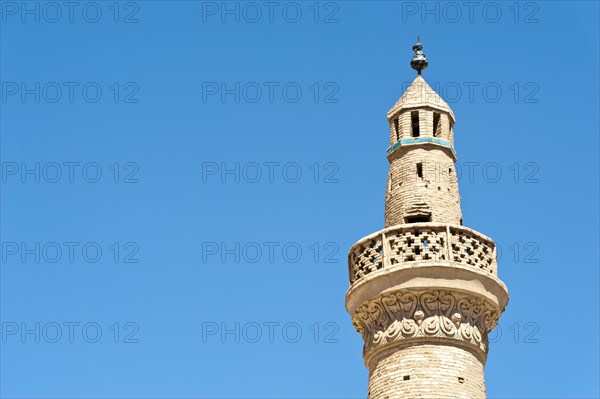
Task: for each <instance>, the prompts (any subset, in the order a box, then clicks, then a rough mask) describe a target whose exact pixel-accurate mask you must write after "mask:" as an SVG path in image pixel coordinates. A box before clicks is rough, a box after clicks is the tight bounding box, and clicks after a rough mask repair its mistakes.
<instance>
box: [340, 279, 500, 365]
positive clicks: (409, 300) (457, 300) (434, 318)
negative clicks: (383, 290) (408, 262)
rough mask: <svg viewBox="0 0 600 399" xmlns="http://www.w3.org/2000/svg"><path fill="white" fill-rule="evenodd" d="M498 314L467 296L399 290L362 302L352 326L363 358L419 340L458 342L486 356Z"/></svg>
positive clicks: (484, 303) (477, 298) (486, 302)
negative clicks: (361, 343)
mask: <svg viewBox="0 0 600 399" xmlns="http://www.w3.org/2000/svg"><path fill="white" fill-rule="evenodd" d="M500 314H501V312H500V310H499V309H498V308H497V307H496V306H495V305H494V304H492V303H491V302H489V301H487V300H485V299H483V298H479V297H476V296H473V295H469V294H464V293H460V292H449V291H444V290H438V289H433V290H424V291H400V292H395V293H391V294H385V295H382V296H379V297H378V298H376V299H374V300H371V301H369V302H366V303H364V304H363V305H361V306H360V307H359V308H358V309H357V310H356V312H355V314H354V315H353V317H352V323H353V325H354V328H356V330H357V331H358V332H359V333H360V334H361V335H362V337H363V340H364V342H365V347H364V354H365V357H367V355H368V354H369V352H371V351H372V350H373V349H379V348H382V347H384V346H386V345H388V344H390V343H399V342H398V341H407V342H408V341H409V340H411V339H418V338H420V337H437V338H440V339H448V340H457V341H461V342H460V343H462V344H468V345H472V346H473V347H474V348H475V349H477V350H478V351H481V353H482V354H483V355H484V356H485V354H486V353H487V349H488V341H487V335H488V333H489V332H490V331H491V330H492V329H494V327H496V325H497V323H498V318H499V317H500Z"/></svg>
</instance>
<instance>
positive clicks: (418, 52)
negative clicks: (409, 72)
mask: <svg viewBox="0 0 600 399" xmlns="http://www.w3.org/2000/svg"><path fill="white" fill-rule="evenodd" d="M412 49H413V51H414V52H415V55H414V56H413V57H412V60H410V66H411V68H412V69H414V70H416V71H417V73H418V74H419V75H420V74H421V71H422V70H423V69H425V68H427V66H428V65H429V63H428V62H427V57H425V54H424V53H423V45H422V44H421V35H417V42H416V43H415V44H414V46H413V47H412Z"/></svg>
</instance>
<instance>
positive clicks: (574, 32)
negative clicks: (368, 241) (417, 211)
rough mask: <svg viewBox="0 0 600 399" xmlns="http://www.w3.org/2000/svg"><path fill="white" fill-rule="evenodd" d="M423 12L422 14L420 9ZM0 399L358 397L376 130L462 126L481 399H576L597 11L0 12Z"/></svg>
mask: <svg viewBox="0 0 600 399" xmlns="http://www.w3.org/2000/svg"><path fill="white" fill-rule="evenodd" d="M423 4H425V5H423ZM0 11H1V13H2V14H1V18H2V19H1V21H0V22H1V25H0V36H1V37H0V45H1V49H0V56H1V60H0V68H1V70H0V80H1V82H2V87H1V93H0V94H1V96H2V98H1V99H0V106H1V115H0V128H1V141H0V144H1V149H0V155H1V159H2V186H1V188H2V192H1V219H2V224H1V230H0V232H1V235H2V237H1V241H2V248H1V249H2V254H1V256H2V263H1V268H0V273H1V275H0V276H1V283H0V287H1V293H0V299H1V305H0V310H1V315H0V318H1V321H2V342H1V343H0V349H1V353H0V361H1V370H0V378H1V380H0V383H1V384H0V395H1V396H2V397H3V398H4V397H6V398H191V397H201V398H208V397H211V398H212V397H217V398H269V397H271V398H274V397H279V398H281V397H285V398H360V397H364V396H365V395H366V389H367V378H368V375H367V370H366V368H365V367H364V364H363V362H362V356H361V350H362V341H361V338H360V336H359V335H358V334H357V333H356V332H355V331H354V330H353V328H352V325H351V322H350V318H349V316H348V314H347V313H346V311H345V309H344V295H345V292H346V290H347V288H348V276H347V265H346V254H347V251H348V249H349V248H350V246H351V245H352V244H353V243H354V242H355V241H357V240H358V239H360V238H361V237H363V236H365V235H367V234H370V233H372V232H374V231H376V230H379V229H380V228H382V226H383V205H384V190H385V181H386V176H387V168H388V163H387V160H386V158H385V150H386V148H387V146H388V145H389V141H388V140H389V138H388V132H389V130H388V125H387V121H386V112H387V111H388V109H389V108H390V107H391V106H392V105H393V104H394V102H395V101H396V100H397V99H398V98H399V97H400V96H401V95H402V92H403V90H404V89H405V88H406V86H407V85H408V83H410V82H411V81H412V80H413V79H414V76H415V72H414V71H413V70H412V69H410V67H409V66H408V64H409V61H410V58H411V56H412V50H411V46H412V45H413V44H414V42H415V39H416V36H417V35H418V34H420V35H421V39H422V42H423V46H424V48H423V50H424V52H425V54H426V55H427V57H428V59H429V68H428V69H427V70H426V71H424V73H423V76H424V78H425V79H426V80H427V81H428V82H429V84H430V85H431V86H432V87H433V88H434V89H437V90H438V91H439V92H440V94H442V96H444V98H446V100H447V101H448V103H449V104H450V106H451V107H452V108H453V111H454V113H455V114H456V117H457V124H456V127H455V134H456V142H455V148H456V152H457V155H458V167H457V168H458V171H459V172H460V173H461V175H460V180H459V184H460V194H461V196H462V210H463V215H464V224H465V225H466V226H469V227H471V228H474V229H476V230H479V231H481V232H482V233H484V234H486V235H488V236H490V237H492V238H493V239H494V240H495V241H496V243H497V245H498V247H499V248H500V251H501V258H500V260H499V274H500V277H501V278H502V279H503V280H504V281H505V283H506V284H507V286H508V288H509V291H510V295H511V298H510V303H509V306H508V307H507V309H506V312H505V313H504V315H503V316H502V319H501V322H500V327H499V329H498V330H497V332H496V333H492V335H491V341H492V344H491V349H490V355H489V358H488V363H487V365H486V379H487V390H488V395H489V397H490V398H596V397H598V396H599V387H598V378H597V377H598V373H599V369H598V366H599V364H598V358H599V348H598V313H599V312H598V310H599V309H598V301H599V296H598V281H599V276H598V260H599V259H598V238H599V237H598V169H599V168H598V167H599V165H598V144H599V143H598V131H599V124H598V109H599V98H598V97H599V94H598V93H599V90H598V88H599V82H598V76H599V74H598V70H599V58H598V57H599V50H598V47H599V45H598V37H599V28H598V20H599V19H598V16H599V8H598V3H597V2H554V1H540V2H520V3H514V2H477V3H476V4H474V5H473V8H471V9H470V8H469V6H466V5H465V4H464V3H463V2H450V3H441V2H429V3H422V2H392V1H389V2H388V1H386V2H366V1H340V2H321V3H314V2H275V3H273V4H272V5H270V3H265V2H250V3H247V2H246V3H240V2H228V3H226V4H224V3H222V2H200V1H181V2H168V3H167V2H163V1H138V2H118V3H115V2H102V1H98V2H79V3H77V4H75V5H72V6H71V5H65V4H63V2H34V1H31V2H25V3H23V2H11V1H2V2H0Z"/></svg>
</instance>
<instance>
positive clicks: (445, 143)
mask: <svg viewBox="0 0 600 399" xmlns="http://www.w3.org/2000/svg"><path fill="white" fill-rule="evenodd" d="M416 143H435V144H439V145H443V146H444V147H448V148H450V149H451V150H452V152H454V148H452V144H450V142H449V141H446V140H441V139H438V138H435V137H416V138H413V139H402V140H399V141H398V142H397V143H396V144H394V145H393V146H391V147H390V148H388V149H387V154H389V153H390V152H392V151H394V150H395V149H396V148H398V147H400V146H401V145H403V144H416Z"/></svg>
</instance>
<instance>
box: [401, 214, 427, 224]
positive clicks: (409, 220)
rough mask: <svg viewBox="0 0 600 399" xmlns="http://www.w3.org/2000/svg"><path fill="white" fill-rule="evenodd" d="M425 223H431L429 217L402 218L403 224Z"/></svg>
mask: <svg viewBox="0 0 600 399" xmlns="http://www.w3.org/2000/svg"><path fill="white" fill-rule="evenodd" d="M426 222H431V215H426V216H407V217H405V218H404V223H426Z"/></svg>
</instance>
